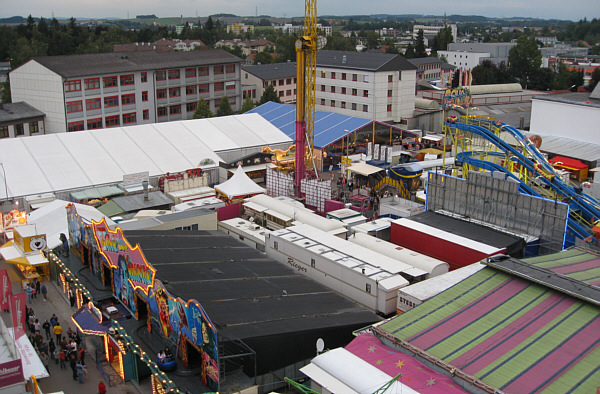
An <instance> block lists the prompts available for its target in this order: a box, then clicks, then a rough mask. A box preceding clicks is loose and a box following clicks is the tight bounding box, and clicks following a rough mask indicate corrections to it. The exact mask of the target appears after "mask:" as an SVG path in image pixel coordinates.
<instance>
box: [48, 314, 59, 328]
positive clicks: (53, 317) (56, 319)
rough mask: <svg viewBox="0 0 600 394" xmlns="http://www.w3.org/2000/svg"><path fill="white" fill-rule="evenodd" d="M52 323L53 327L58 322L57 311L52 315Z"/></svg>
mask: <svg viewBox="0 0 600 394" xmlns="http://www.w3.org/2000/svg"><path fill="white" fill-rule="evenodd" d="M50 324H52V328H54V326H55V325H57V324H58V317H56V314H55V313H53V314H52V317H51V318H50Z"/></svg>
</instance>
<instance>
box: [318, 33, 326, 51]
mask: <svg viewBox="0 0 600 394" xmlns="http://www.w3.org/2000/svg"><path fill="white" fill-rule="evenodd" d="M325 45H327V37H324V36H317V51H319V50H321V49H323V47H324V46H325Z"/></svg>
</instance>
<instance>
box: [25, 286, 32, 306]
mask: <svg viewBox="0 0 600 394" xmlns="http://www.w3.org/2000/svg"><path fill="white" fill-rule="evenodd" d="M25 292H26V293H27V303H28V304H29V305H31V296H32V295H33V289H32V288H31V286H29V283H27V286H26V287H25Z"/></svg>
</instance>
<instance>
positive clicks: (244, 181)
mask: <svg viewBox="0 0 600 394" xmlns="http://www.w3.org/2000/svg"><path fill="white" fill-rule="evenodd" d="M215 190H216V191H218V192H220V193H222V194H224V195H225V196H227V198H229V199H232V198H235V197H242V196H249V195H253V194H264V193H265V189H263V188H262V187H260V186H258V185H257V184H256V183H255V182H254V181H253V180H252V179H250V177H248V175H246V172H245V171H244V169H243V168H242V166H239V167H238V168H237V170H236V171H235V174H233V176H232V177H231V178H229V179H228V180H227V181H225V182H223V183H221V184H218V185H216V186H215Z"/></svg>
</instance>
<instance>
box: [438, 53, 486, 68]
mask: <svg viewBox="0 0 600 394" xmlns="http://www.w3.org/2000/svg"><path fill="white" fill-rule="evenodd" d="M438 55H440V56H444V57H445V58H446V60H447V61H448V64H452V65H453V66H455V67H456V68H459V69H461V68H462V69H463V70H471V69H473V67H476V66H478V65H480V64H481V62H483V61H484V60H486V59H490V56H491V55H490V54H489V53H488V52H466V51H438Z"/></svg>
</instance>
